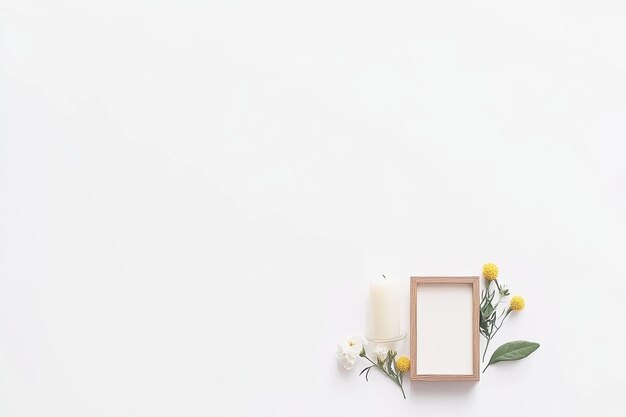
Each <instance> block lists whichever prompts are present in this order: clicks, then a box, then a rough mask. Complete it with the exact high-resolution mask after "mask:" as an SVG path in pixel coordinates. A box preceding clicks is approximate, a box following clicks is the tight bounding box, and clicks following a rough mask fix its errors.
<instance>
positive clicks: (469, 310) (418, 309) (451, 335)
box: [410, 276, 480, 381]
mask: <svg viewBox="0 0 626 417" xmlns="http://www.w3.org/2000/svg"><path fill="white" fill-rule="evenodd" d="M479 292H480V289H479V280H478V277H477V276H470V277H411V320H410V326H411V329H410V333H411V341H410V342H411V343H410V348H411V354H410V356H411V379H412V380H414V381H479V380H480V370H479V359H480V358H479V357H480V337H479V335H480V333H479V328H478V326H479V311H480V310H479V308H480V299H479Z"/></svg>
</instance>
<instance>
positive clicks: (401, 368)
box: [396, 356, 411, 372]
mask: <svg viewBox="0 0 626 417" xmlns="http://www.w3.org/2000/svg"><path fill="white" fill-rule="evenodd" d="M396 368H397V369H398V372H407V371H408V370H409V369H411V360H410V359H409V358H407V357H406V356H400V357H399V358H398V359H396Z"/></svg>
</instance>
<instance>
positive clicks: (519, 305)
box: [509, 295, 525, 311]
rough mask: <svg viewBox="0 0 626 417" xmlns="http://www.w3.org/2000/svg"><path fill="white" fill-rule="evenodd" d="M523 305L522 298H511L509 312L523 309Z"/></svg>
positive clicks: (517, 296)
mask: <svg viewBox="0 0 626 417" xmlns="http://www.w3.org/2000/svg"><path fill="white" fill-rule="evenodd" d="M524 305H525V302H524V298H523V297H520V296H519V295H516V296H515V297H513V298H511V304H510V305H509V308H510V309H511V310H515V311H519V310H523V309H524Z"/></svg>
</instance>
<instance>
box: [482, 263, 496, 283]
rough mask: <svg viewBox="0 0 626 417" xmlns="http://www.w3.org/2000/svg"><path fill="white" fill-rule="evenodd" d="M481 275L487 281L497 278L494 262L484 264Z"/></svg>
mask: <svg viewBox="0 0 626 417" xmlns="http://www.w3.org/2000/svg"><path fill="white" fill-rule="evenodd" d="M483 276H484V277H485V278H486V279H487V281H493V280H494V279H496V278H498V266H497V265H496V264H484V265H483Z"/></svg>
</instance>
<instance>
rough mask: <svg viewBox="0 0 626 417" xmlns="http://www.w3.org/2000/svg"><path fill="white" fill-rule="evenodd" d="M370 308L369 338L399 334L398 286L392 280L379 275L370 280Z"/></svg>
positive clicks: (389, 336) (380, 338)
mask: <svg viewBox="0 0 626 417" xmlns="http://www.w3.org/2000/svg"><path fill="white" fill-rule="evenodd" d="M370 308H371V316H370V331H369V337H370V338H371V339H376V340H384V339H392V338H394V337H397V336H399V335H400V305H399V299H398V286H397V284H396V283H395V282H394V280H392V279H389V278H383V277H380V278H377V279H374V280H372V281H370Z"/></svg>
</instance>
